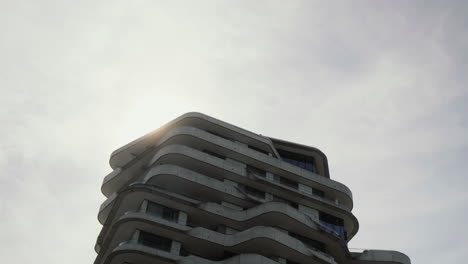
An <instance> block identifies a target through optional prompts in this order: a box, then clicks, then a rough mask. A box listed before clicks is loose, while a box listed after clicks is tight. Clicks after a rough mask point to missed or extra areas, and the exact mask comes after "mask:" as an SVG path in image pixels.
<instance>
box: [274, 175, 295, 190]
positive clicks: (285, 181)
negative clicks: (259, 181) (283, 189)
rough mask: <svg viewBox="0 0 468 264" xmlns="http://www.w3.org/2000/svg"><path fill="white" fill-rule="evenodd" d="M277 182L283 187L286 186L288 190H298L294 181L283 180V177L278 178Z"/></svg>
mask: <svg viewBox="0 0 468 264" xmlns="http://www.w3.org/2000/svg"><path fill="white" fill-rule="evenodd" d="M279 182H280V183H281V184H283V185H285V186H288V187H290V188H293V189H297V188H299V183H297V182H296V181H293V180H290V179H287V178H284V177H280V178H279Z"/></svg>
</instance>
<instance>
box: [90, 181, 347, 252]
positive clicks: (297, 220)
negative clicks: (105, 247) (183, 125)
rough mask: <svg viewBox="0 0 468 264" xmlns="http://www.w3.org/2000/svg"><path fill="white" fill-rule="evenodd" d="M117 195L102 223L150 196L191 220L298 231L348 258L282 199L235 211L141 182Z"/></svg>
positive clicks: (333, 238) (341, 243)
mask: <svg viewBox="0 0 468 264" xmlns="http://www.w3.org/2000/svg"><path fill="white" fill-rule="evenodd" d="M119 196H120V197H119V199H118V200H117V201H115V204H114V205H113V210H114V211H115V213H113V219H108V220H107V221H106V223H105V226H113V225H115V223H114V222H115V221H118V219H120V217H121V216H122V215H124V214H125V213H126V212H128V211H131V210H136V209H137V208H138V206H139V205H140V204H141V203H142V201H143V200H150V201H154V202H159V203H163V204H166V205H170V206H171V207H172V208H175V209H177V210H181V211H185V212H186V213H188V214H189V215H190V218H191V219H193V220H194V221H203V222H204V223H205V224H207V225H215V224H224V225H227V226H230V227H232V228H234V229H237V230H246V229H249V228H252V227H256V226H276V227H279V228H282V229H284V230H289V231H291V232H295V233H301V234H303V235H305V236H309V237H314V238H316V239H317V241H320V242H322V243H324V244H325V245H326V246H327V248H328V249H329V251H330V252H332V253H331V255H332V256H333V257H334V258H335V259H339V260H345V259H349V258H351V256H350V254H349V251H348V249H347V247H346V244H345V242H344V241H343V240H341V239H340V238H339V237H337V236H336V235H334V234H332V233H330V232H327V231H326V230H325V229H323V228H321V226H320V223H319V222H318V220H317V219H315V220H314V219H312V218H311V217H309V216H307V215H305V214H303V213H301V212H299V211H298V210H296V209H295V208H292V207H291V206H289V205H287V204H284V203H279V202H268V203H264V204H260V205H258V206H256V207H253V208H251V209H249V210H246V211H237V210H233V209H230V208H227V207H225V206H222V205H219V204H216V203H212V202H207V203H199V202H190V203H187V200H186V199H181V197H172V198H168V197H166V196H165V194H162V195H159V193H158V192H157V191H156V190H155V189H151V188H149V187H148V186H145V185H141V186H140V187H134V188H133V190H132V191H126V192H125V193H121V194H120V195H119ZM169 201H170V202H169ZM179 201H180V203H179ZM109 206H111V205H109ZM110 232H111V231H109V230H108V229H107V228H103V230H102V232H101V234H100V236H99V237H101V238H102V239H101V242H102V241H104V240H106V237H107V236H108V235H109V234H110ZM99 247H100V246H99Z"/></svg>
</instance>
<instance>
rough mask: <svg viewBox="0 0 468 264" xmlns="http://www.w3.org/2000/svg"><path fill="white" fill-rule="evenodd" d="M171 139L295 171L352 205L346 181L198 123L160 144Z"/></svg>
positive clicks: (301, 178)
mask: <svg viewBox="0 0 468 264" xmlns="http://www.w3.org/2000/svg"><path fill="white" fill-rule="evenodd" d="M175 137H179V138H182V140H181V141H179V142H173V141H172V142H171V139H173V138H175ZM170 143H172V144H182V145H188V146H190V145H195V146H198V147H204V146H207V144H209V145H212V146H214V147H216V148H218V149H219V150H220V151H222V152H225V153H229V156H230V157H232V158H233V159H236V160H239V161H242V162H244V163H246V164H254V163H255V164H258V165H259V166H261V167H262V168H263V169H265V170H267V171H270V172H272V173H274V174H276V175H280V176H285V177H286V178H290V177H291V175H294V180H297V181H299V182H301V183H303V184H306V185H309V186H320V187H321V188H324V189H325V190H326V191H327V192H334V194H335V196H336V197H337V198H339V199H340V200H342V201H343V203H344V204H346V205H347V206H349V207H350V208H352V203H353V201H352V200H353V199H352V193H351V190H350V189H349V188H348V187H346V185H344V184H342V183H339V182H336V181H334V180H331V179H329V178H326V177H323V176H320V175H318V174H315V173H313V172H310V171H307V170H304V169H301V168H299V167H297V166H294V165H292V164H290V163H288V162H284V161H282V160H280V159H277V158H274V157H270V156H268V155H265V154H263V153H260V152H258V151H255V150H252V149H249V148H248V147H246V146H244V145H240V144H237V143H235V142H232V141H230V140H227V139H224V138H221V137H219V136H216V135H213V134H211V133H208V132H206V131H203V130H201V129H198V128H194V127H175V128H173V129H171V130H170V131H168V132H166V133H165V134H164V135H163V136H162V137H161V138H160V139H159V141H158V142H157V143H156V146H164V145H168V144H170Z"/></svg>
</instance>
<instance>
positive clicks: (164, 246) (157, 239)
mask: <svg viewBox="0 0 468 264" xmlns="http://www.w3.org/2000/svg"><path fill="white" fill-rule="evenodd" d="M138 242H139V243H140V244H143V245H145V246H148V247H152V248H157V249H160V250H164V251H170V250H171V245H172V240H170V239H169V238H165V237H161V236H158V235H155V234H151V233H147V232H143V231H140V236H139V237H138Z"/></svg>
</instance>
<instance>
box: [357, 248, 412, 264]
mask: <svg viewBox="0 0 468 264" xmlns="http://www.w3.org/2000/svg"><path fill="white" fill-rule="evenodd" d="M352 254H353V258H354V259H353V261H351V262H350V263H351V264H367V263H398V264H411V260H410V258H409V257H408V256H406V255H405V254H403V253H401V252H398V251H394V250H377V249H368V250H364V251H363V252H362V253H352Z"/></svg>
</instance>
